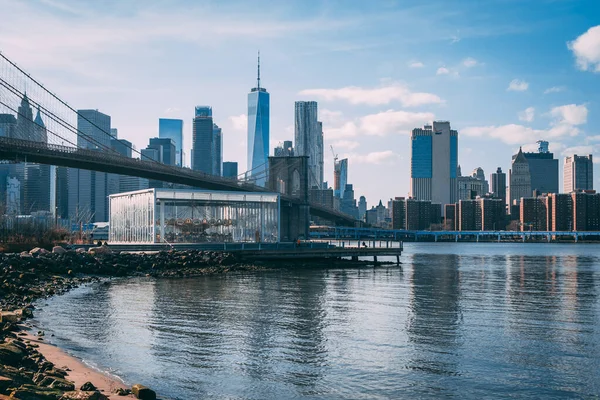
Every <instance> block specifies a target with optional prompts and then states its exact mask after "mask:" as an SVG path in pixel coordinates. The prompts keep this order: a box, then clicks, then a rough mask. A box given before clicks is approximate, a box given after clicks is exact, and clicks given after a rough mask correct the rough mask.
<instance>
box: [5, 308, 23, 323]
mask: <svg viewBox="0 0 600 400" xmlns="http://www.w3.org/2000/svg"><path fill="white" fill-rule="evenodd" d="M20 320H21V310H19V311H18V312H17V311H2V312H0V321H2V322H19V321H20Z"/></svg>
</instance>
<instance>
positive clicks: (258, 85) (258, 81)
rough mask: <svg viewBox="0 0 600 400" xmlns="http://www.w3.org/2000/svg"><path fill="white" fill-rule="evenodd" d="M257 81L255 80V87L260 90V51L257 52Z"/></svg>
mask: <svg viewBox="0 0 600 400" xmlns="http://www.w3.org/2000/svg"><path fill="white" fill-rule="evenodd" d="M257 76H258V79H257V84H256V87H257V88H259V89H260V50H259V51H258V74H257Z"/></svg>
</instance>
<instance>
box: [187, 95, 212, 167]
mask: <svg viewBox="0 0 600 400" xmlns="http://www.w3.org/2000/svg"><path fill="white" fill-rule="evenodd" d="M214 137H215V134H214V128H213V117H212V107H209V106H197V107H196V114H195V117H194V131H193V136H192V169H193V170H194V171H202V172H204V173H207V174H211V175H212V174H213V170H214V161H213V154H214Z"/></svg>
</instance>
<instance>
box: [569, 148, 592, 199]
mask: <svg viewBox="0 0 600 400" xmlns="http://www.w3.org/2000/svg"><path fill="white" fill-rule="evenodd" d="M592 189H594V163H593V159H592V155H591V154H590V155H587V156H578V155H577V154H574V155H572V156H568V157H565V164H564V166H563V192H564V193H571V192H575V191H577V190H592Z"/></svg>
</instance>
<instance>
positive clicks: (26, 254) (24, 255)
mask: <svg viewBox="0 0 600 400" xmlns="http://www.w3.org/2000/svg"><path fill="white" fill-rule="evenodd" d="M20 255H21V258H23V257H25V258H27V257H31V254H29V252H28V251H22V252H21V254H20Z"/></svg>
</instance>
